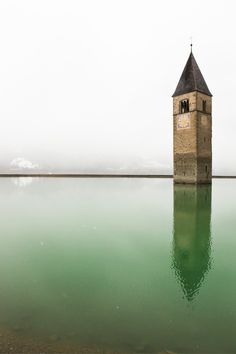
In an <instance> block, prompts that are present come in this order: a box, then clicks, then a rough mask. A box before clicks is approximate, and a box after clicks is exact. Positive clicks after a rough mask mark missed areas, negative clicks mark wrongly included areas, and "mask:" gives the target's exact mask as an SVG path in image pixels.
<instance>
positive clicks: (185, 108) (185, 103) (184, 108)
mask: <svg viewBox="0 0 236 354" xmlns="http://www.w3.org/2000/svg"><path fill="white" fill-rule="evenodd" d="M187 112H189V100H182V101H180V113H187Z"/></svg>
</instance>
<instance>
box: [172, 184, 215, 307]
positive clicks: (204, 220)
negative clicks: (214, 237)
mask: <svg viewBox="0 0 236 354" xmlns="http://www.w3.org/2000/svg"><path fill="white" fill-rule="evenodd" d="M210 253H211V185H198V186H197V185H178V184H177V185H174V230H173V267H174V269H175V273H176V276H177V278H178V281H179V282H180V284H181V287H182V289H183V292H184V295H185V297H186V298H187V300H188V301H192V300H193V299H194V298H195V297H196V295H197V294H198V293H199V290H200V287H201V285H202V283H203V281H204V279H205V276H206V274H207V272H208V271H209V269H210V267H211V258H210Z"/></svg>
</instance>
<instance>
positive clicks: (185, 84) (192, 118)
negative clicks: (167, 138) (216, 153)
mask: <svg viewBox="0 0 236 354" xmlns="http://www.w3.org/2000/svg"><path fill="white" fill-rule="evenodd" d="M172 97H173V128H174V129H173V130H174V182H175V183H211V177H212V144H211V137H212V119H211V102H212V94H211V92H210V91H209V89H208V87H207V84H206V82H205V80H204V78H203V75H202V73H201V71H200V69H199V67H198V65H197V62H196V60H195V58H194V56H193V53H192V50H191V53H190V55H189V58H188V61H187V63H186V65H185V68H184V71H183V73H182V75H181V77H180V80H179V83H178V85H177V87H176V90H175V92H174V94H173V96H172Z"/></svg>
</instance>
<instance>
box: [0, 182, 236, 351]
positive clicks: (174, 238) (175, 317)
mask: <svg viewBox="0 0 236 354" xmlns="http://www.w3.org/2000/svg"><path fill="white" fill-rule="evenodd" d="M235 211H236V180H230V179H225V180H219V179H218V180H217V179H216V180H213V184H212V186H199V187H196V186H183V185H177V186H174V185H173V182H172V180H171V179H148V178H147V179H146V178H143V179H141V178H33V179H32V178H2V179H0V242H1V247H0V326H1V327H4V328H8V329H10V330H13V331H14V330H15V331H17V332H19V333H20V335H21V336H26V337H29V338H30V337H34V338H40V340H42V341H43V340H48V338H54V339H55V340H58V341H60V342H61V343H63V341H71V342H73V343H79V344H82V345H92V346H98V347H100V348H111V349H114V350H117V351H120V352H122V351H123V352H137V353H158V352H161V351H164V350H169V351H172V352H175V353H201V354H202V353H236V275H235V274H236V257H235V254H236V213H235Z"/></svg>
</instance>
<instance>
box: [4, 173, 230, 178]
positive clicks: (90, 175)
mask: <svg viewBox="0 0 236 354" xmlns="http://www.w3.org/2000/svg"><path fill="white" fill-rule="evenodd" d="M0 177H68V178H85V177H86V178H173V175H154V174H107V173H106V174H105V173H104V174H103V173H0ZM212 178H228V179H230V178H236V176H217V175H216V176H212Z"/></svg>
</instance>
